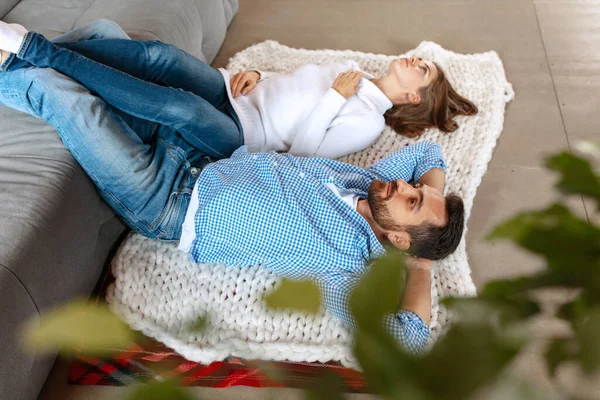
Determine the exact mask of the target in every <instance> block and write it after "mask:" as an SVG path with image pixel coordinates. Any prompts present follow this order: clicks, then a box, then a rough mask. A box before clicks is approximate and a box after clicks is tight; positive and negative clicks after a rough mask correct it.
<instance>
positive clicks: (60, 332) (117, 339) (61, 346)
mask: <svg viewBox="0 0 600 400" xmlns="http://www.w3.org/2000/svg"><path fill="white" fill-rule="evenodd" d="M135 336H136V335H135V333H134V332H133V331H132V330H131V329H129V327H128V326H127V325H126V324H125V323H123V322H121V320H119V319H118V318H117V317H116V316H115V315H114V314H113V313H112V312H110V310H109V309H108V307H107V306H106V305H105V304H100V305H94V304H91V303H88V302H87V301H86V300H76V301H74V302H72V303H69V304H66V305H65V306H63V307H61V308H58V309H56V310H54V311H51V312H48V313H47V314H44V315H43V316H42V318H41V319H37V318H36V319H34V320H31V321H29V322H28V323H27V324H26V325H25V328H24V332H23V341H24V344H25V345H26V347H28V348H30V349H32V350H33V351H38V352H46V351H49V352H55V351H57V350H61V351H62V352H63V353H67V354H69V353H74V352H76V351H79V350H81V349H83V348H85V352H86V353H87V354H94V355H104V354H109V353H111V352H112V351H113V348H125V347H128V346H129V345H131V343H133V342H134V338H135Z"/></svg>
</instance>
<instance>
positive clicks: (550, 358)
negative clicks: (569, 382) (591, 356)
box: [545, 338, 578, 377]
mask: <svg viewBox="0 0 600 400" xmlns="http://www.w3.org/2000/svg"><path fill="white" fill-rule="evenodd" d="M577 354H578V351H577V343H576V342H575V341H574V340H573V339H570V338H558V339H554V340H553V341H552V342H550V343H549V344H548V347H547V349H546V354H545V357H546V367H547V368H548V374H550V376H552V377H555V376H556V369H557V368H558V367H559V366H560V365H561V364H562V363H564V362H565V361H572V360H575V359H576V357H577Z"/></svg>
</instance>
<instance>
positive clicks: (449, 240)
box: [406, 194, 465, 260]
mask: <svg viewBox="0 0 600 400" xmlns="http://www.w3.org/2000/svg"><path fill="white" fill-rule="evenodd" d="M446 213H447V214H448V224H446V226H435V225H431V224H424V225H412V226H407V227H406V231H407V232H408V234H409V235H410V248H409V249H408V252H409V253H410V254H411V255H413V256H416V257H422V258H427V259H429V260H440V259H442V258H444V257H446V256H448V255H450V254H452V253H453V252H454V250H456V248H457V247H458V244H459V243H460V239H461V238H462V234H463V229H464V224H465V205H464V203H463V201H462V199H461V198H460V197H458V196H457V195H455V194H449V195H448V196H446Z"/></svg>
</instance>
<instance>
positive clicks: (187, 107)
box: [17, 32, 243, 158]
mask: <svg viewBox="0 0 600 400" xmlns="http://www.w3.org/2000/svg"><path fill="white" fill-rule="evenodd" d="M17 57H19V58H20V59H22V60H25V61H27V62H29V63H31V64H33V65H36V66H38V67H50V68H53V69H55V70H57V71H60V72H61V73H63V74H65V75H67V76H69V77H71V78H73V79H75V80H76V81H78V82H80V83H81V84H82V85H83V86H85V87H87V88H88V89H89V90H90V91H92V92H94V93H97V94H98V95H99V96H100V97H102V98H103V99H104V100H105V101H106V102H107V103H109V104H111V105H113V106H114V107H116V108H118V109H120V110H121V111H123V112H125V113H127V114H130V115H133V116H135V117H137V118H142V119H145V120H150V121H154V122H157V123H159V124H161V125H164V126H168V127H170V128H172V129H174V130H176V131H177V132H179V133H180V134H181V135H182V136H183V137H184V138H185V139H186V141H188V143H190V144H191V145H192V146H194V147H195V148H196V149H198V150H200V151H201V152H203V153H205V154H208V155H210V156H211V157H214V158H224V157H228V156H229V155H231V153H233V151H234V150H235V149H236V148H238V147H239V146H240V145H242V144H243V137H242V133H241V130H240V128H239V126H238V124H237V123H236V122H235V121H234V120H233V119H232V118H231V117H229V116H228V115H225V114H224V113H223V112H220V111H218V110H217V109H215V107H213V106H212V105H211V104H210V103H209V102H208V101H206V100H204V99H203V98H201V97H199V96H197V95H195V94H193V93H190V92H186V91H184V90H181V89H174V88H168V87H163V86H160V85H157V84H153V83H149V82H145V81H142V80H140V79H137V78H135V77H132V76H131V75H127V74H126V73H124V72H121V71H119V70H116V69H114V68H111V67H108V66H106V65H103V64H100V63H97V62H95V61H93V60H90V59H88V58H86V57H84V56H82V55H80V54H78V53H75V52H73V51H70V50H68V49H64V48H59V47H57V46H56V45H54V44H52V43H50V42H49V41H47V40H46V39H45V38H44V37H43V36H41V35H38V34H36V33H33V32H29V33H28V34H27V35H26V37H25V40H24V41H23V44H22V46H21V48H20V49H19V51H18V54H17Z"/></svg>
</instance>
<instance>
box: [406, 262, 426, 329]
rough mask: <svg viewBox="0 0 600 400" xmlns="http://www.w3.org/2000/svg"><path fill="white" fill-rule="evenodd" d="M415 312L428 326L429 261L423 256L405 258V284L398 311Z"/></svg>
mask: <svg viewBox="0 0 600 400" xmlns="http://www.w3.org/2000/svg"><path fill="white" fill-rule="evenodd" d="M402 310H408V311H412V312H414V313H415V314H417V315H418V316H419V317H421V319H422V320H423V322H424V323H425V324H426V325H427V326H429V322H430V321H431V261H430V260H426V259H424V258H415V257H411V258H407V259H406V286H405V287H404V297H403V299H402V304H401V305H400V311H402Z"/></svg>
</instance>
